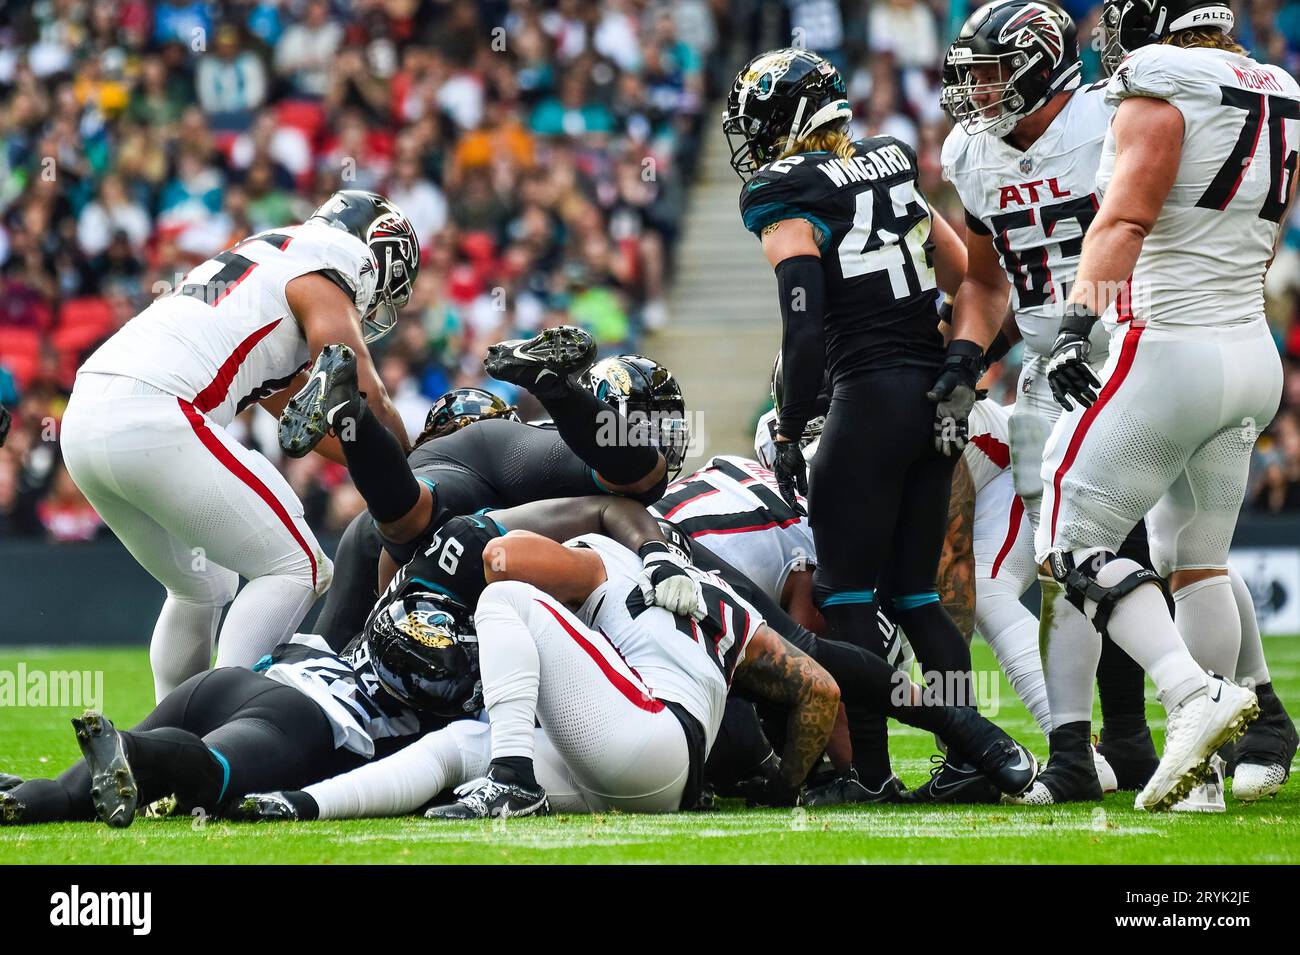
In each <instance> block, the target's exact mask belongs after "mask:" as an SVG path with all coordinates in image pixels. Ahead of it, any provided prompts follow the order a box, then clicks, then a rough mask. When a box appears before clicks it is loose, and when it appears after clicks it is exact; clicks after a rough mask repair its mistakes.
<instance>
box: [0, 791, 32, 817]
mask: <svg viewBox="0 0 1300 955" xmlns="http://www.w3.org/2000/svg"><path fill="white" fill-rule="evenodd" d="M26 812H27V807H26V806H25V805H24V804H23V803H21V802H19V801H18V800H17V799H16V798H15V797H14V795H13V793H11V792H9V791H8V790H6V791H4V792H0V826H21V825H22V824H23V816H24V815H25V814H26Z"/></svg>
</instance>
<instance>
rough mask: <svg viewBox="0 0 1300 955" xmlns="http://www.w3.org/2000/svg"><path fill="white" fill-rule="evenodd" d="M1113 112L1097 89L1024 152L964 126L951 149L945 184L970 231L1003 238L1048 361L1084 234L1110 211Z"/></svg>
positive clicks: (1100, 339) (1102, 338) (1012, 276)
mask: <svg viewBox="0 0 1300 955" xmlns="http://www.w3.org/2000/svg"><path fill="white" fill-rule="evenodd" d="M1112 112H1113V110H1112V108H1111V107H1110V106H1108V105H1107V103H1106V91H1105V89H1104V84H1094V85H1093V86H1088V87H1084V88H1083V89H1080V90H1077V91H1075V92H1074V93H1073V94H1072V95H1071V96H1070V99H1069V101H1068V102H1067V103H1066V105H1065V108H1064V109H1062V110H1061V112H1060V114H1059V115H1057V117H1056V118H1055V119H1053V120H1052V122H1051V125H1049V126H1048V127H1047V129H1046V130H1044V131H1043V134H1042V135H1041V136H1039V137H1038V139H1037V140H1036V141H1035V142H1034V143H1033V144H1032V145H1031V146H1030V147H1029V148H1028V149H1026V150H1024V151H1021V150H1019V149H1016V148H1015V147H1014V146H1012V145H1011V144H1010V143H1008V142H1007V141H1006V140H1004V139H999V138H998V137H997V136H993V135H991V134H989V133H976V134H975V135H974V136H971V135H968V134H967V133H966V132H965V130H963V129H962V128H961V127H960V126H958V127H956V128H955V129H953V131H952V132H951V133H949V134H948V138H947V140H945V141H944V144H943V152H942V164H943V176H944V178H945V179H947V180H948V181H949V182H951V183H952V184H953V187H954V188H955V189H956V190H957V194H958V195H959V196H960V197H961V202H962V205H963V206H965V208H966V227H967V228H968V229H972V230H974V231H975V232H978V233H979V234H981V235H991V236H992V237H993V244H994V246H995V247H996V248H997V250H998V256H999V258H1000V259H1001V261H1002V267H1003V269H1005V270H1006V273H1007V279H1008V281H1009V282H1010V283H1011V286H1012V294H1013V299H1012V305H1013V307H1014V308H1015V312H1016V324H1017V325H1018V326H1019V328H1020V333H1021V335H1022V336H1023V337H1024V340H1025V347H1026V348H1028V349H1029V350H1030V351H1032V352H1034V353H1036V354H1039V355H1046V354H1048V353H1049V352H1051V350H1052V343H1053V342H1054V341H1055V340H1056V333H1057V330H1058V329H1059V327H1060V324H1061V312H1062V310H1063V309H1064V307H1065V303H1066V301H1067V300H1068V299H1069V294H1070V286H1071V285H1072V284H1073V283H1074V277H1075V274H1076V273H1077V272H1078V268H1079V255H1080V253H1081V252H1082V250H1083V234H1084V232H1085V231H1087V228H1088V226H1089V224H1091V222H1092V220H1093V217H1094V216H1095V215H1096V212H1097V208H1098V206H1099V205H1100V201H1099V199H1098V197H1097V196H1096V195H1094V190H1095V187H1096V175H1097V163H1098V162H1099V160H1100V158H1101V150H1102V143H1103V142H1104V141H1105V138H1106V130H1107V129H1108V128H1109V126H1110V117H1111V115H1112ZM1106 347H1107V337H1106V333H1105V331H1104V330H1098V331H1097V332H1096V333H1094V335H1093V341H1092V351H1093V355H1094V356H1098V357H1100V356H1104V355H1105V354H1106Z"/></svg>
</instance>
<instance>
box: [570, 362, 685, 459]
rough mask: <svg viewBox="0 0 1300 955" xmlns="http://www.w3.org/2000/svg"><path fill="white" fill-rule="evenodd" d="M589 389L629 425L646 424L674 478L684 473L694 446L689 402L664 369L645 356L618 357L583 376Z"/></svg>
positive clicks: (602, 363) (596, 366)
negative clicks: (688, 452)
mask: <svg viewBox="0 0 1300 955" xmlns="http://www.w3.org/2000/svg"><path fill="white" fill-rule="evenodd" d="M582 383H583V384H584V385H585V386H586V387H587V389H588V390H589V391H590V392H591V393H592V394H593V395H595V396H596V397H597V398H599V399H600V400H601V401H604V402H607V403H609V404H610V405H612V406H613V407H614V408H616V409H618V411H619V413H620V414H621V415H622V416H623V418H624V419H625V420H626V422H627V424H628V425H636V424H640V423H641V422H645V423H646V424H648V425H649V427H650V441H651V443H652V444H654V446H655V447H656V448H658V449H659V453H660V454H662V455H663V456H664V461H666V462H667V464H668V474H669V476H670V477H671V476H673V475H675V474H677V473H678V472H679V471H681V469H682V464H683V463H684V462H685V461H686V451H687V448H688V447H689V445H690V443H691V426H690V422H689V421H688V420H687V418H686V399H685V398H684V397H683V396H682V389H681V387H680V386H679V385H678V384H677V379H676V378H674V377H673V374H672V372H670V371H669V370H668V369H667V368H665V367H664V366H663V365H661V364H659V363H658V362H657V361H655V360H654V359H653V358H646V357H645V356H644V355H615V356H614V357H612V358H605V359H603V360H601V361H598V362H596V364H594V365H592V366H591V368H590V369H588V370H587V371H586V372H585V373H584V374H583V376H582Z"/></svg>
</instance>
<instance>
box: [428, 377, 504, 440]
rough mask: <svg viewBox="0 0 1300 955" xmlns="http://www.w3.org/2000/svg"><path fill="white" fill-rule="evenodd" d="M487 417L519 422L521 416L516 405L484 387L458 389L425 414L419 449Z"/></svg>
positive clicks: (440, 399) (441, 399)
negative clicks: (432, 440)
mask: <svg viewBox="0 0 1300 955" xmlns="http://www.w3.org/2000/svg"><path fill="white" fill-rule="evenodd" d="M486 418H505V419H506V420H507V421H518V420H519V413H518V411H516V410H515V408H514V406H513V405H508V404H506V403H505V402H504V401H503V400H501V399H500V398H498V397H497V396H496V395H494V394H492V392H490V391H485V390H483V389H482V388H456V389H454V390H452V391H449V392H447V393H446V394H445V395H443V396H442V397H441V398H439V399H438V400H437V401H435V402H434V403H433V407H432V408H430V409H429V413H428V414H427V415H425V418H424V430H423V431H422V432H421V433H420V436H419V437H418V438H417V439H416V441H415V443H416V445H417V446H418V445H420V444H423V443H424V442H425V441H427V440H429V439H430V438H441V437H444V436H445V435H449V434H452V433H453V432H456V431H459V430H460V429H461V428H463V427H465V426H466V425H470V424H473V423H474V422H475V421H483V420H484V419H486Z"/></svg>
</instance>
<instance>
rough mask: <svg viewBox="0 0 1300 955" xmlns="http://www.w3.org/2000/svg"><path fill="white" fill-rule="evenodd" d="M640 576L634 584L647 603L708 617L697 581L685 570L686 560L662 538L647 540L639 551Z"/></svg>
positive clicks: (682, 614) (671, 611) (669, 610)
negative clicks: (637, 586)
mask: <svg viewBox="0 0 1300 955" xmlns="http://www.w3.org/2000/svg"><path fill="white" fill-rule="evenodd" d="M638 553H639V554H640V557H641V576H640V578H638V580H637V584H638V585H639V586H640V587H641V596H642V598H643V599H644V600H645V602H646V605H647V606H650V607H662V608H663V609H665V610H667V611H668V612H669V613H672V614H676V615H677V616H679V617H694V618H695V619H696V620H703V619H704V618H705V617H706V616H708V611H707V610H706V609H705V606H704V592H703V591H702V590H701V589H700V582H699V581H698V580H696V579H695V578H694V577H692V576H691V575H690V574H688V573H686V567H687V563H686V561H685V559H684V558H683V557H682V556H681V555H680V554H678V553H677V552H676V551H674V550H673V549H672V548H671V547H669V546H668V545H667V544H665V543H663V542H662V541H649V542H647V543H645V544H642V545H641V550H640V551H638Z"/></svg>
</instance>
